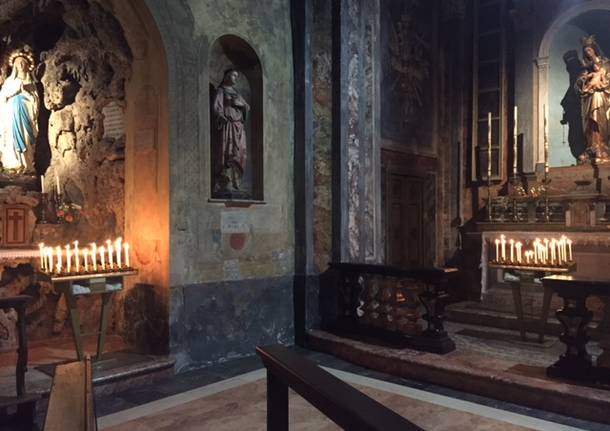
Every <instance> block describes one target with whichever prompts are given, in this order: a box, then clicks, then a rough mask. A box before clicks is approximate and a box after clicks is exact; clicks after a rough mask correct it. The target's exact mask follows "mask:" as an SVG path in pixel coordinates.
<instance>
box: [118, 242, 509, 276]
mask: <svg viewBox="0 0 610 431" xmlns="http://www.w3.org/2000/svg"><path fill="white" fill-rule="evenodd" d="M122 241H123V238H121V237H118V238H117V239H116V241H115V242H114V249H115V250H116V264H117V267H118V268H119V269H120V268H121V252H122V251H123V247H122V246H121V242H122ZM497 255H498V254H497V253H496V256H497Z"/></svg>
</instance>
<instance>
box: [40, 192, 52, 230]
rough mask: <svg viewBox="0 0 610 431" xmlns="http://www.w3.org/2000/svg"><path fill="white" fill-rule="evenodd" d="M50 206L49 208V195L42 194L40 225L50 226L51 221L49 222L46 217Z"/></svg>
mask: <svg viewBox="0 0 610 431" xmlns="http://www.w3.org/2000/svg"><path fill="white" fill-rule="evenodd" d="M48 206H49V194H48V193H41V194H40V220H39V221H38V223H39V224H48V223H49V221H48V220H47V216H46V212H47V207H48Z"/></svg>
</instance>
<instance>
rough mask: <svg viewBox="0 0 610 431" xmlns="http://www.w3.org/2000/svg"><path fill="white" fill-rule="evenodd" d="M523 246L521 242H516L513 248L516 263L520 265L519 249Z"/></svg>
mask: <svg viewBox="0 0 610 431" xmlns="http://www.w3.org/2000/svg"><path fill="white" fill-rule="evenodd" d="M522 246H523V244H522V243H521V241H517V242H516V243H515V248H516V249H517V263H521V260H522V259H521V258H522V256H521V247H522Z"/></svg>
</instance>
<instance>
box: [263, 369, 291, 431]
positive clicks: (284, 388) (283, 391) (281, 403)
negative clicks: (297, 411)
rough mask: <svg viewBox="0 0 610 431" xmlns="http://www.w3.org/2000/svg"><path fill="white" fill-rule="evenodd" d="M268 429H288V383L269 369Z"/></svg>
mask: <svg viewBox="0 0 610 431" xmlns="http://www.w3.org/2000/svg"><path fill="white" fill-rule="evenodd" d="M267 431H288V385H286V384H285V383H282V381H281V380H280V379H278V378H277V377H276V376H275V375H274V374H273V373H272V372H270V371H269V370H267Z"/></svg>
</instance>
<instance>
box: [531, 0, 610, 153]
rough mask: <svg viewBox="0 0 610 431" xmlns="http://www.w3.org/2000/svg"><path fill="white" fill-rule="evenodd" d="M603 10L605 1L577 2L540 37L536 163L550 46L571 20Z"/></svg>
mask: <svg viewBox="0 0 610 431" xmlns="http://www.w3.org/2000/svg"><path fill="white" fill-rule="evenodd" d="M596 10H604V11H610V3H609V2H608V1H606V0H590V1H587V2H578V3H576V4H574V5H573V6H571V7H569V8H567V9H566V10H564V11H563V12H562V13H560V14H559V15H558V16H557V17H556V18H555V20H554V21H553V22H552V23H551V25H550V26H549V27H548V28H547V30H546V32H545V33H544V35H543V36H542V39H541V41H540V44H539V46H538V52H537V57H536V58H535V59H534V64H535V73H536V79H535V81H534V94H535V95H536V97H535V98H534V99H535V104H534V110H533V111H534V112H533V124H534V126H535V129H534V130H536V133H535V134H534V137H533V138H534V145H533V148H534V160H535V161H537V162H538V163H541V162H543V161H544V106H545V105H548V99H549V75H550V70H549V55H550V52H551V45H552V43H553V40H554V39H555V37H556V36H557V34H558V32H559V31H560V30H561V28H562V27H564V26H565V25H566V24H568V23H569V22H570V21H572V20H573V19H575V18H577V17H579V16H580V15H582V14H585V13H587V12H591V11H596Z"/></svg>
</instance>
